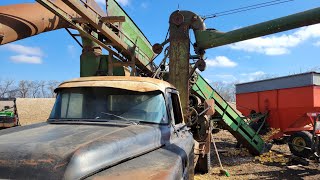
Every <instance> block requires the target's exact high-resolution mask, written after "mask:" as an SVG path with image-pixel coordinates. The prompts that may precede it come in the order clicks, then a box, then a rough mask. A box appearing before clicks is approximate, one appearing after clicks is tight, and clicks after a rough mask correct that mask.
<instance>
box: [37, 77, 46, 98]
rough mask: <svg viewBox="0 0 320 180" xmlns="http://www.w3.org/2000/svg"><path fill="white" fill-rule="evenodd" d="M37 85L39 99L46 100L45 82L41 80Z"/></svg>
mask: <svg viewBox="0 0 320 180" xmlns="http://www.w3.org/2000/svg"><path fill="white" fill-rule="evenodd" d="M39 84H40V90H41V97H43V98H46V97H47V94H48V93H47V89H46V87H47V82H46V81H43V80H42V81H40V82H39Z"/></svg>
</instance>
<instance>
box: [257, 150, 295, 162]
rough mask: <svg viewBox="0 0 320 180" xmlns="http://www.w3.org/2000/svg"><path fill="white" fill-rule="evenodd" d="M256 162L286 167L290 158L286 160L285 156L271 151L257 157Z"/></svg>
mask: <svg viewBox="0 0 320 180" xmlns="http://www.w3.org/2000/svg"><path fill="white" fill-rule="evenodd" d="M255 160H256V161H259V162H260V163H262V164H263V163H280V164H281V165H286V163H287V162H289V158H286V157H285V156H284V155H283V154H279V153H276V152H274V151H269V152H266V153H263V154H261V155H260V156H256V157H255Z"/></svg>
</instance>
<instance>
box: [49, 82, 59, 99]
mask: <svg viewBox="0 0 320 180" xmlns="http://www.w3.org/2000/svg"><path fill="white" fill-rule="evenodd" d="M59 84H60V82H59V81H55V80H51V81H48V90H49V96H48V97H51V98H53V97H55V93H54V90H55V89H56V88H57V87H58V85H59Z"/></svg>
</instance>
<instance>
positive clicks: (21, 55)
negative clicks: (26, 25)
mask: <svg viewBox="0 0 320 180" xmlns="http://www.w3.org/2000/svg"><path fill="white" fill-rule="evenodd" d="M3 47H4V49H7V50H9V51H12V52H14V53H17V55H13V56H10V57H9V59H10V60H11V61H13V62H15V63H29V64H41V63H42V57H43V56H44V53H43V52H42V50H41V49H40V48H39V47H31V46H24V45H20V44H6V45H4V46H3Z"/></svg>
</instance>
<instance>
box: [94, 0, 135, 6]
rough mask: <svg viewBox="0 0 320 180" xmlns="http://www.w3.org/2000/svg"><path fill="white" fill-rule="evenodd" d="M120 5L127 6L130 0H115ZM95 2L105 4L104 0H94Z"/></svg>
mask: <svg viewBox="0 0 320 180" xmlns="http://www.w3.org/2000/svg"><path fill="white" fill-rule="evenodd" d="M116 1H118V3H119V4H120V5H122V6H128V5H129V4H130V0H116ZM96 2H97V3H100V4H103V5H105V4H106V0H96Z"/></svg>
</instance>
